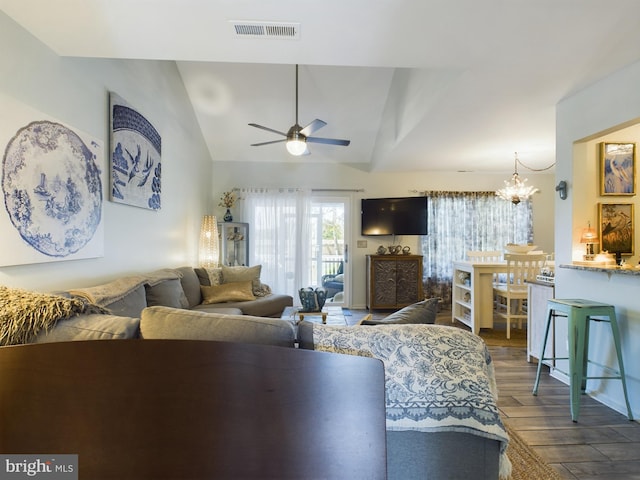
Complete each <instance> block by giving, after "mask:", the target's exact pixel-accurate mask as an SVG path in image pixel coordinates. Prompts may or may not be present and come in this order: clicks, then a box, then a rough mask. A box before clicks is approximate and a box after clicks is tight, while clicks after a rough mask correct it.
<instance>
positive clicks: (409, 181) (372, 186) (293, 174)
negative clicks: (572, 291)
mask: <svg viewBox="0 0 640 480" xmlns="http://www.w3.org/2000/svg"><path fill="white" fill-rule="evenodd" d="M214 171H215V176H214V177H215V178H214V179H213V189H214V192H215V195H216V197H215V198H216V200H217V199H218V198H219V197H220V195H221V193H222V192H223V191H225V190H229V189H230V188H233V187H300V188H315V189H323V188H326V189H364V192H358V193H353V194H351V199H352V202H351V210H352V211H351V238H348V239H347V241H348V243H349V246H350V252H351V265H350V267H351V272H350V273H351V287H352V296H351V306H352V307H353V308H364V306H365V265H366V259H365V255H367V254H371V253H375V250H376V248H377V247H378V245H380V244H382V245H385V246H387V245H389V244H391V240H392V239H391V237H382V238H380V239H377V238H375V237H362V236H361V235H360V199H362V198H369V197H393V196H411V195H416V193H414V191H416V190H417V191H424V190H454V191H464V190H468V191H493V190H496V189H498V188H500V187H502V185H503V181H504V180H506V179H508V178H509V177H510V175H504V174H501V175H480V174H475V173H456V172H406V173H388V172H383V173H369V172H366V171H362V170H360V169H358V168H354V167H351V166H346V165H338V164H329V165H327V164H324V163H323V164H319V163H313V161H312V160H309V159H306V158H305V160H304V162H302V163H273V164H265V163H259V162H255V163H243V164H241V165H238V164H234V163H232V162H214ZM521 173H522V176H523V177H527V178H528V179H529V183H530V184H532V185H535V186H536V187H538V188H539V189H540V190H541V193H539V194H536V195H535V196H534V201H533V208H534V211H533V212H534V242H535V243H536V244H537V245H538V246H539V247H540V248H541V249H543V250H544V251H545V252H553V251H554V250H553V210H554V202H555V199H556V198H557V195H556V193H555V184H554V181H555V178H554V176H553V175H552V174H551V175H549V174H547V175H542V174H529V173H530V172H527V173H526V175H525V174H524V173H523V172H521ZM216 204H217V201H216ZM222 213H223V209H222V208H219V207H218V209H217V210H216V211H215V214H216V215H219V216H221V215H222ZM234 220H238V221H242V219H240V218H237V217H236V215H234ZM417 238H418V237H408V236H407V237H404V238H400V237H397V238H396V242H395V243H396V244H398V243H400V244H402V245H409V246H410V247H411V250H412V251H413V252H415V253H418V251H419V249H418V246H417ZM357 240H366V241H367V248H356V244H357Z"/></svg>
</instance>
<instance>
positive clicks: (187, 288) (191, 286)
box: [176, 266, 202, 308]
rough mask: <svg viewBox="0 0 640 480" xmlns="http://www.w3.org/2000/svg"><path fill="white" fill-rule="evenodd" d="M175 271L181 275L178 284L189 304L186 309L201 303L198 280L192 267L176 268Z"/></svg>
mask: <svg viewBox="0 0 640 480" xmlns="http://www.w3.org/2000/svg"><path fill="white" fill-rule="evenodd" d="M176 270H177V271H178V272H180V274H181V275H182V278H181V279H180V283H181V284H182V290H183V291H184V294H185V296H186V297H187V301H188V302H189V306H188V307H189V308H191V307H193V306H195V305H198V304H199V303H201V302H202V293H201V292H200V279H199V278H198V275H197V274H196V272H195V270H194V269H193V267H188V266H187V267H180V268H176Z"/></svg>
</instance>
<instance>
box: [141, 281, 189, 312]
mask: <svg viewBox="0 0 640 480" xmlns="http://www.w3.org/2000/svg"><path fill="white" fill-rule="evenodd" d="M144 288H145V290H146V295H147V305H148V306H149V307H153V306H155V305H162V306H164V307H173V308H188V307H189V301H188V300H187V297H186V295H185V294H184V290H183V289H182V284H181V283H180V279H179V278H175V279H171V280H164V281H162V282H160V283H158V284H156V285H153V286H152V285H149V284H145V286H144Z"/></svg>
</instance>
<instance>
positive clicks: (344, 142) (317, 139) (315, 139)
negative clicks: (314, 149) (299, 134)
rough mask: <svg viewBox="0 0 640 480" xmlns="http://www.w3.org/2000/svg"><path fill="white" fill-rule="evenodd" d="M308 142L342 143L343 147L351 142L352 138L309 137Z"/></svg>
mask: <svg viewBox="0 0 640 480" xmlns="http://www.w3.org/2000/svg"><path fill="white" fill-rule="evenodd" d="M307 142H313V143H324V144H327V145H341V146H343V147H346V146H347V145H349V144H350V143H351V140H340V139H338V138H320V137H307Z"/></svg>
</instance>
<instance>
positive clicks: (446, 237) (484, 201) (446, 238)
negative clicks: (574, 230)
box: [421, 192, 533, 302]
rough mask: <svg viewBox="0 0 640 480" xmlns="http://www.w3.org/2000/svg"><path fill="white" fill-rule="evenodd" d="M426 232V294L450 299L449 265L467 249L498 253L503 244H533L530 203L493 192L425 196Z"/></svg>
mask: <svg viewBox="0 0 640 480" xmlns="http://www.w3.org/2000/svg"><path fill="white" fill-rule="evenodd" d="M425 195H427V196H428V197H429V201H428V202H427V203H428V231H429V235H426V236H424V237H422V242H421V249H422V255H424V280H425V282H424V283H425V293H426V294H427V296H429V297H433V296H435V297H442V298H443V301H444V302H449V301H450V300H451V279H452V276H453V269H452V266H451V262H453V261H454V260H463V259H464V258H465V255H466V252H467V250H503V249H504V246H505V245H506V244H507V243H529V242H531V241H533V214H532V208H531V202H530V201H528V200H525V201H522V202H521V203H520V204H518V205H514V204H513V203H511V202H508V201H505V200H503V199H501V198H498V197H496V195H495V192H425Z"/></svg>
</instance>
